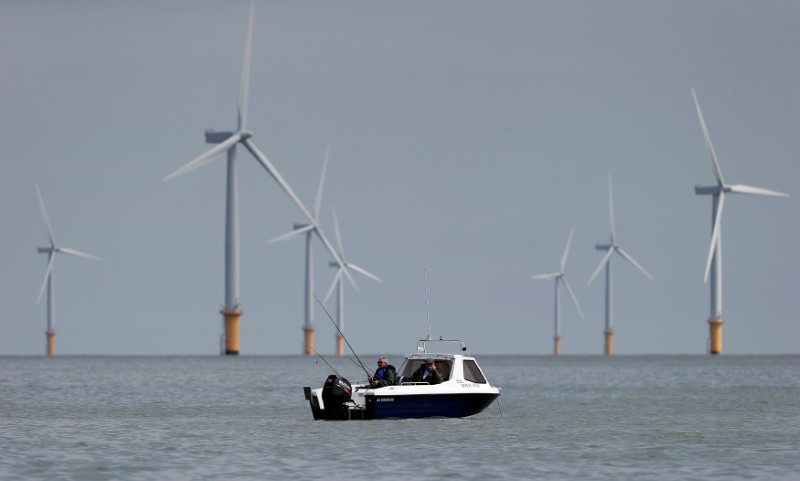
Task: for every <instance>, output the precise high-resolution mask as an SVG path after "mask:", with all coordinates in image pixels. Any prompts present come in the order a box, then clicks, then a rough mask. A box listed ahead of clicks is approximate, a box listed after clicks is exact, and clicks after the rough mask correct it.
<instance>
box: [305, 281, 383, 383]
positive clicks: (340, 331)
mask: <svg viewBox="0 0 800 481" xmlns="http://www.w3.org/2000/svg"><path fill="white" fill-rule="evenodd" d="M314 299H316V300H317V302H318V303H319V305H320V307H322V310H323V311H325V315H327V316H328V319H330V320H331V322H332V323H333V327H335V328H336V330H337V331H339V335H340V336H342V339H344V342H345V343H347V347H349V348H350V352H352V353H353V355H354V356H355V357H356V360H357V361H358V364H359V365H360V366H361V369H363V370H364V372H365V373H367V376H368V377H372V376H374V375H375V372H372V373H370V372H369V369H367V368H366V366H364V363H363V362H361V359H359V358H358V354H356V351H355V350H353V346H351V345H350V342H349V341H348V340H347V338H346V337H344V333H343V332H342V330H341V329H339V326H337V325H336V321H334V320H333V317H331V315H330V313H329V312H328V310H327V309H325V305H324V304H323V303H322V302H321V301H320V300H319V297H317V296H314Z"/></svg>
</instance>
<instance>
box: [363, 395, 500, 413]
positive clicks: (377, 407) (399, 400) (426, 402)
mask: <svg viewBox="0 0 800 481" xmlns="http://www.w3.org/2000/svg"><path fill="white" fill-rule="evenodd" d="M499 395H500V394H498V393H459V394H452V393H450V394H412V395H404V396H397V395H394V396H391V395H379V396H376V395H367V396H366V398H365V400H366V413H365V414H366V416H365V418H366V419H391V418H396V419H418V418H430V417H445V418H463V417H467V416H472V415H474V414H478V413H479V412H481V411H483V410H484V409H486V408H487V407H488V406H489V405H490V404H492V401H494V400H495V399H496V398H497V396H499Z"/></svg>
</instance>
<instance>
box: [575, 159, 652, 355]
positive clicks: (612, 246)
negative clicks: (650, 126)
mask: <svg viewBox="0 0 800 481" xmlns="http://www.w3.org/2000/svg"><path fill="white" fill-rule="evenodd" d="M608 212H609V230H610V233H611V242H610V243H609V244H595V249H597V250H603V251H606V255H605V256H603V259H602V260H601V261H600V264H599V265H598V266H597V269H595V271H594V273H593V274H592V276H591V277H590V278H589V282H587V284H591V283H592V281H593V280H594V278H595V277H597V274H599V273H600V269H602V268H603V266H605V268H606V325H605V330H604V331H603V334H605V351H604V352H605V354H606V355H607V356H610V355H611V354H613V352H614V347H613V346H614V344H613V336H614V329H613V316H612V309H611V307H612V299H613V298H612V295H611V294H612V286H613V283H612V276H611V256H612V255H613V254H614V253H615V252H616V253H617V254H619V255H620V256H622V258H624V259H625V260H627V261H628V262H630V263H631V264H633V266H634V267H636V268H637V269H639V271H640V272H641V273H642V274H644V275H645V276H647V278H648V279H650V280H653V276H651V275H650V273H648V272H647V271H646V270H645V269H644V267H642V266H640V265H639V263H638V262H636V261H635V260H634V259H633V257H631V256H630V254H628V253H627V252H625V251H624V250H623V249H622V246H620V245H619V244H617V235H616V229H615V226H614V198H613V190H612V188H611V176H610V175H609V176H608Z"/></svg>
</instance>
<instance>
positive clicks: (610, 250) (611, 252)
mask: <svg viewBox="0 0 800 481" xmlns="http://www.w3.org/2000/svg"><path fill="white" fill-rule="evenodd" d="M613 253H614V246H610V247H609V248H608V251H606V255H604V256H603V259H602V260H601V261H600V264H598V265H597V269H595V271H594V274H592V277H590V278H589V281H588V282H587V283H586V284H591V283H592V281H593V280H594V278H595V277H597V274H599V273H600V269H602V268H603V266H604V265H606V262H608V259H610V258H611V254H613Z"/></svg>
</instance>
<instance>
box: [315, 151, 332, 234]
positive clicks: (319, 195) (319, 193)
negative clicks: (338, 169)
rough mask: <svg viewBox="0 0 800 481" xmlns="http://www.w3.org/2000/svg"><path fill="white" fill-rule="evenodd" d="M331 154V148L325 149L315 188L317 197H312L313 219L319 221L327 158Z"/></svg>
mask: <svg viewBox="0 0 800 481" xmlns="http://www.w3.org/2000/svg"><path fill="white" fill-rule="evenodd" d="M330 153H331V146H330V145H329V146H328V147H327V148H326V149H325V160H323V161H322V174H320V176H319V186H318V187H317V196H316V197H314V218H315V219H317V220H319V210H320V206H321V205H322V189H323V187H324V185H325V172H326V171H327V170H328V156H329V155H330Z"/></svg>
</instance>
